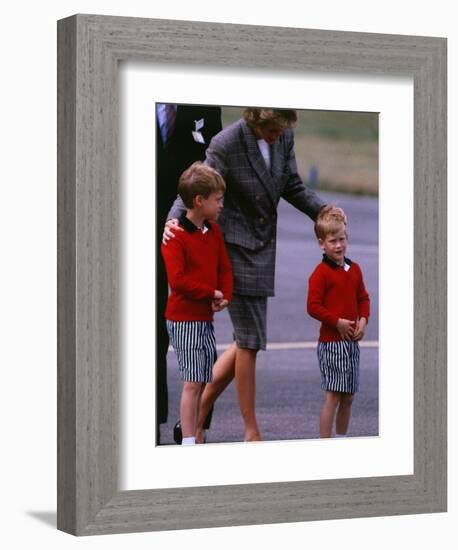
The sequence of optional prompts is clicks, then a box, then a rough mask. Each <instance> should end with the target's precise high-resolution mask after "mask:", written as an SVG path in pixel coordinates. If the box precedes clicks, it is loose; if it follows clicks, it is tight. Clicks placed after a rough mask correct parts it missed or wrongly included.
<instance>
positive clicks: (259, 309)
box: [228, 294, 267, 350]
mask: <svg viewBox="0 0 458 550" xmlns="http://www.w3.org/2000/svg"><path fill="white" fill-rule="evenodd" d="M228 309H229V315H230V317H231V321H232V326H233V328H234V340H235V341H236V343H237V346H238V347H239V348H248V349H257V350H259V349H266V343H267V335H266V319H267V296H243V295H241V294H234V295H233V296H232V302H231V303H230V304H229V307H228Z"/></svg>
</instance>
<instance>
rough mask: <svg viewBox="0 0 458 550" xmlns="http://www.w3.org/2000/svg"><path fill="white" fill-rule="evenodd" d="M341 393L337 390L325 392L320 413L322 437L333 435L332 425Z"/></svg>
mask: <svg viewBox="0 0 458 550" xmlns="http://www.w3.org/2000/svg"><path fill="white" fill-rule="evenodd" d="M339 399H340V394H339V393H338V392H335V391H327V392H326V393H325V394H324V402H323V406H322V408H321V414H320V437H331V434H332V425H333V423H334V416H335V413H336V408H337V405H338V403H339Z"/></svg>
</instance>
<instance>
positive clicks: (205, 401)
mask: <svg viewBox="0 0 458 550" xmlns="http://www.w3.org/2000/svg"><path fill="white" fill-rule="evenodd" d="M236 350H237V346H236V344H235V342H234V343H233V344H232V345H231V346H230V347H229V348H227V350H225V351H224V353H223V354H222V355H220V357H218V359H217V360H216V363H215V364H214V365H213V380H212V382H211V383H209V384H205V388H204V390H203V392H202V396H201V398H200V404H199V414H198V417H197V426H196V443H203V436H202V427H203V425H204V422H205V419H206V418H207V415H208V413H209V411H210V409H211V408H212V406H213V404H214V402H215V401H216V399H217V398H218V397H219V396H220V395H221V393H222V392H223V391H224V390H225V389H226V388H227V386H228V385H229V384H230V383H231V382H232V380H233V379H234V373H235V353H236Z"/></svg>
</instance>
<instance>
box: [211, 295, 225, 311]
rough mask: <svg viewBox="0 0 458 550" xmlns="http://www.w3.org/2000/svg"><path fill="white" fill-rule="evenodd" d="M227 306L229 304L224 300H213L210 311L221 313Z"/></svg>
mask: <svg viewBox="0 0 458 550" xmlns="http://www.w3.org/2000/svg"><path fill="white" fill-rule="evenodd" d="M228 305H229V302H228V301H227V300H226V299H224V298H223V299H222V300H213V302H212V310H213V311H214V312H217V311H222V310H223V309H224V308H225V307H227V306H228Z"/></svg>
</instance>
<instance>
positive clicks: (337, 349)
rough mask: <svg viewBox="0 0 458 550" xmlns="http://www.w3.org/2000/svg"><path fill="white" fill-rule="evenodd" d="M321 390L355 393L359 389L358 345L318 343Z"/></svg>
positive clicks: (344, 341) (353, 343)
mask: <svg viewBox="0 0 458 550" xmlns="http://www.w3.org/2000/svg"><path fill="white" fill-rule="evenodd" d="M317 355H318V364H319V365H320V371H321V389H322V390H326V391H335V392H344V393H356V392H357V391H358V389H359V344H358V342H354V341H353V340H340V341H338V342H318V347H317Z"/></svg>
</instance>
